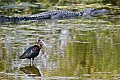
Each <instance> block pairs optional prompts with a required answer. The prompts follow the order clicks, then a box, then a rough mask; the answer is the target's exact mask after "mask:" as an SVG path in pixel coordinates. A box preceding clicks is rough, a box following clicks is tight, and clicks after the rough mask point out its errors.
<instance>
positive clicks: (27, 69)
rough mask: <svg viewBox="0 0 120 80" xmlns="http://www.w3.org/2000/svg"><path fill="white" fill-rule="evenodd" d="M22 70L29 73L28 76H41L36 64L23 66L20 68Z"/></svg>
mask: <svg viewBox="0 0 120 80" xmlns="http://www.w3.org/2000/svg"><path fill="white" fill-rule="evenodd" d="M20 70H21V71H23V72H24V73H25V74H27V75H28V76H33V77H34V76H41V74H40V72H39V70H38V68H37V67H36V66H34V65H33V66H26V67H21V68H20Z"/></svg>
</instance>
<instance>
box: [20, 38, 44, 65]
mask: <svg viewBox="0 0 120 80" xmlns="http://www.w3.org/2000/svg"><path fill="white" fill-rule="evenodd" d="M36 42H37V45H33V46H31V47H29V48H28V49H27V50H26V51H25V52H24V53H23V54H22V55H21V56H20V59H25V58H27V59H30V64H31V59H32V63H33V61H34V58H35V57H37V56H38V55H39V52H40V50H41V48H42V44H44V45H45V43H44V42H43V41H42V39H41V38H40V37H37V39H36ZM45 46H46V45H45Z"/></svg>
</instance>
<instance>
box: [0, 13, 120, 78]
mask: <svg viewBox="0 0 120 80" xmlns="http://www.w3.org/2000/svg"><path fill="white" fill-rule="evenodd" d="M108 16H109V15H108ZM119 19H120V15H118V16H117V18H116V16H115V15H114V16H113V17H110V18H108V17H102V18H91V19H85V18H81V19H70V20H58V21H56V22H55V21H44V22H24V23H22V22H21V23H19V24H1V25H0V79H7V80H14V79H18V80H26V79H27V80H33V79H35V80H40V79H41V80H53V79H55V80H60V79H61V80H63V79H64V80H66V79H68V80H74V79H82V80H86V79H88V80H89V79H90V80H92V79H98V80H99V79H103V80H105V79H106V80H107V79H116V80H117V79H119V78H120V69H119V66H120V58H119V57H120V49H119V47H120V36H119V34H120V28H119V27H120V21H119ZM37 36H41V37H42V38H43V41H44V42H45V43H46V45H47V48H44V49H43V51H42V52H41V53H40V55H39V56H38V57H36V58H35V61H34V65H33V66H30V62H29V60H27V59H25V60H20V59H19V57H20V55H21V54H22V53H23V52H24V51H25V50H26V49H27V48H28V47H29V46H31V45H34V44H35V39H36V37H37Z"/></svg>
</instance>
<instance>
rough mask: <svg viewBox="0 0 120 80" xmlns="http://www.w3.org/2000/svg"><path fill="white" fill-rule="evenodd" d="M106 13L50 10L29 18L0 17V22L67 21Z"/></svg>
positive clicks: (103, 11) (90, 9) (100, 11)
mask: <svg viewBox="0 0 120 80" xmlns="http://www.w3.org/2000/svg"><path fill="white" fill-rule="evenodd" d="M107 12H108V10H106V9H101V10H97V9H94V8H85V9H84V10H82V11H78V12H73V11H70V10H52V11H47V12H42V13H39V14H34V15H29V16H16V17H15V16H11V17H10V16H4V15H0V22H19V21H28V20H46V19H52V20H54V19H68V18H74V17H79V16H82V17H86V18H90V17H95V16H98V15H104V14H106V13H107Z"/></svg>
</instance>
